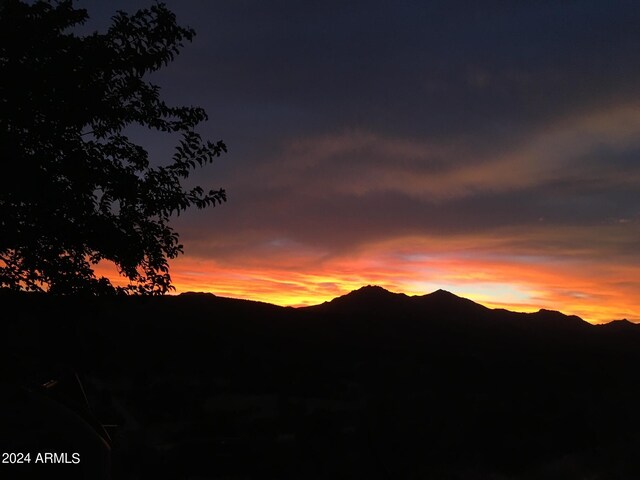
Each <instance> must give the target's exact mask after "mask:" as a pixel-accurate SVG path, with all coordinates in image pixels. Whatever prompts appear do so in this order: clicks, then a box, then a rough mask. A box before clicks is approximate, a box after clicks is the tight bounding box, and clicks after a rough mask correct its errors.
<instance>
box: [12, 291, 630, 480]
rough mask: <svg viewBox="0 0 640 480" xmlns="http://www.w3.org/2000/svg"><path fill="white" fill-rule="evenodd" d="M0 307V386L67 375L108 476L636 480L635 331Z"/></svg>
mask: <svg viewBox="0 0 640 480" xmlns="http://www.w3.org/2000/svg"><path fill="white" fill-rule="evenodd" d="M0 302H1V303H2V305H3V306H4V308H5V310H4V311H5V312H14V313H11V314H7V315H6V316H5V318H4V319H3V328H4V332H3V335H2V336H0V352H2V355H3V357H5V358H6V361H4V362H2V363H0V376H1V377H2V381H0V383H3V384H4V385H18V386H19V389H18V391H20V389H25V388H26V389H33V388H40V387H38V386H39V385H42V384H49V383H50V382H51V380H55V378H52V376H53V375H55V371H61V372H64V371H73V372H77V375H78V378H80V379H81V380H82V385H83V387H84V392H85V393H86V398H87V402H88V405H89V406H90V408H91V412H92V416H93V417H95V418H96V419H97V420H98V421H99V423H100V424H101V425H111V426H112V427H110V428H112V429H115V432H111V431H110V433H109V435H111V433H113V435H111V438H113V439H114V440H113V447H112V458H113V471H114V478H132V479H137V478H156V479H160V480H162V479H167V480H169V479H174V478H198V477H200V478H282V479H294V478H295V479H297V478H318V479H319V478H322V479H324V478H363V475H364V477H366V478H371V479H373V480H385V479H388V478H397V479H409V478H451V479H480V478H503V479H509V480H527V479H531V478H563V479H569V480H573V479H576V480H577V479H579V478H602V479H607V478H640V466H639V465H638V462H637V460H636V458H637V451H638V449H640V440H638V437H637V435H636V432H637V431H640V411H639V410H638V409H637V408H636V400H637V398H640V384H638V382H635V381H633V378H635V376H636V375H637V372H636V369H637V365H639V364H640V335H639V334H638V331H640V326H639V325H635V324H632V323H631V322H628V321H622V320H621V321H616V322H611V323H610V324H607V325H603V326H594V325H591V324H589V323H587V322H585V321H583V320H582V319H580V318H579V317H576V316H572V315H565V314H563V313H560V312H557V311H552V310H545V309H542V310H540V311H538V312H534V313H518V312H511V311H508V310H504V309H491V308H487V307H485V306H483V305H480V304H478V303H475V302H473V301H471V300H469V299H466V298H462V297H459V296H457V295H454V294H453V293H451V292H447V291H445V290H437V291H434V292H432V293H429V294H426V295H415V296H409V295H405V294H400V293H393V292H389V291H387V290H385V289H384V288H381V287H378V286H371V285H368V286H365V287H362V288H359V289H357V290H355V291H353V292H350V293H347V294H346V295H343V296H340V297H338V298H335V299H333V300H331V301H328V302H324V303H321V304H318V305H314V306H309V307H300V308H291V307H280V306H276V305H271V304H268V303H263V302H254V301H248V300H242V299H232V298H226V297H221V296H216V295H212V294H206V293H196V292H189V293H185V294H181V295H175V296H162V297H110V298H106V297H71V296H60V297H57V296H50V295H41V294H27V293H15V292H7V291H0ZM17 360H20V362H18V361H17ZM21 364H23V365H27V366H28V367H25V368H20V367H19V365H21ZM53 364H56V365H59V368H58V367H56V369H52V368H50V367H51V366H52V365H53ZM65 367H68V368H67V369H66V370H65ZM72 377H73V378H75V376H72ZM51 400H52V401H57V400H56V399H55V398H51ZM3 401H4V402H5V403H10V398H9V397H5V398H4V399H3ZM10 407H11V405H8V404H7V405H5V410H6V411H11V408H13V407H11V408H10ZM23 410H24V409H23ZM48 411H53V409H49V410H47V409H42V411H41V412H39V415H40V417H39V416H38V415H35V416H34V418H41V417H42V416H47V415H48V413H47V412H48ZM56 421H57V420H56ZM60 422H63V419H60V421H59V422H58V423H60ZM56 425H57V423H56ZM60 425H61V428H63V427H64V422H63V423H60ZM69 432H70V433H69V435H72V433H71V430H69ZM0 436H1V433H0ZM612 472H613V474H612Z"/></svg>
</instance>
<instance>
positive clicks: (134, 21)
mask: <svg viewBox="0 0 640 480" xmlns="http://www.w3.org/2000/svg"><path fill="white" fill-rule="evenodd" d="M87 18H88V14H87V12H86V11H85V10H82V9H76V8H74V7H73V5H72V2H71V1H60V2H51V1H37V2H33V3H32V2H29V3H27V2H22V1H18V0H7V1H5V2H3V3H2V4H0V79H1V80H0V104H1V105H2V107H1V110H0V111H1V113H0V158H1V159H2V171H1V173H0V179H1V180H0V182H1V183H2V185H1V187H0V229H1V232H2V234H1V235H0V286H3V287H10V288H12V289H26V290H46V291H49V292H52V293H62V294H67V293H78V292H89V293H106V292H114V291H119V292H127V293H153V294H161V293H165V292H166V291H167V290H169V289H171V288H172V287H171V278H170V275H169V270H168V259H172V258H175V257H176V256H177V255H178V254H180V253H182V251H183V246H182V245H181V244H180V243H179V242H178V235H177V233H176V232H175V231H174V230H173V229H172V228H171V227H170V226H169V219H170V217H171V216H172V215H174V214H179V213H180V212H182V211H184V210H186V209H188V208H189V207H192V206H195V207H197V208H204V207H207V206H214V205H215V204H216V203H221V202H223V201H225V200H226V195H225V191H224V190H223V189H220V190H211V191H209V192H208V193H207V192H205V191H204V190H203V189H202V188H200V187H195V188H191V189H186V188H184V187H183V185H182V181H183V180H184V179H185V178H187V177H188V176H189V174H190V173H191V171H192V170H193V169H194V168H196V167H198V166H203V165H205V164H208V163H211V162H212V161H213V160H214V158H215V157H218V156H220V154H221V153H222V152H225V151H226V146H225V144H224V143H223V142H221V141H218V142H216V143H213V142H210V141H207V140H205V139H203V138H201V136H200V135H199V134H198V133H196V131H195V128H196V126H197V125H198V124H200V123H201V122H203V121H205V120H206V119H207V114H206V113H205V111H204V110H203V109H202V108H198V107H173V106H169V105H167V104H166V103H165V102H164V101H163V100H162V99H161V97H160V89H159V87H158V86H157V85H154V84H153V83H150V82H149V81H148V80H147V77H148V74H150V73H152V72H154V71H157V70H158V69H160V68H162V67H163V66H166V65H167V64H168V63H169V62H171V61H172V60H173V59H174V57H175V56H176V55H177V54H178V52H179V50H180V48H181V47H182V46H183V42H185V41H190V40H191V39H192V38H193V36H194V31H193V30H192V29H190V28H184V27H181V26H179V25H177V24H176V19H175V16H174V14H173V13H172V12H171V11H169V10H168V9H167V8H166V7H165V6H164V5H163V4H155V5H153V6H152V7H150V8H149V9H145V10H140V11H138V12H137V13H135V14H132V15H129V14H127V13H124V12H117V13H116V15H115V16H114V17H113V19H112V25H111V27H110V28H109V29H108V31H107V32H106V33H103V34H100V33H93V34H91V35H88V36H79V35H77V34H75V33H74V32H73V27H74V26H77V25H80V24H82V23H83V22H85V20H86V19H87ZM132 125H141V126H144V127H148V128H149V129H151V130H156V131H159V132H165V133H169V134H170V133H177V134H180V135H181V137H182V139H181V140H180V141H179V145H178V146H177V147H176V150H175V154H174V155H173V158H172V162H171V163H170V164H169V165H166V166H153V165H152V164H150V161H149V158H148V153H147V151H146V150H145V149H144V148H143V147H142V146H140V145H137V144H135V143H134V142H132V141H131V140H130V139H129V138H128V137H127V127H130V126H132ZM102 260H106V261H110V262H113V263H114V264H115V265H116V266H117V268H118V271H119V272H120V273H121V274H122V275H124V276H125V277H127V278H128V279H129V285H128V287H126V288H122V287H119V288H115V287H114V286H113V285H112V284H111V283H110V281H109V280H108V279H106V278H104V277H103V278H96V275H95V273H94V266H95V265H96V264H97V263H98V262H100V261H102Z"/></svg>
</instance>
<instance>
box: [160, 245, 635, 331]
mask: <svg viewBox="0 0 640 480" xmlns="http://www.w3.org/2000/svg"><path fill="white" fill-rule="evenodd" d="M499 242H500V240H498V239H496V238H488V237H487V238H476V239H469V238H464V239H463V238H458V239H455V238H454V239H449V240H447V241H445V240H444V239H427V238H405V239H396V240H394V241H388V242H384V243H379V244H375V245H369V246H365V247H362V248H361V249H360V250H359V251H357V252H352V253H351V254H349V255H345V256H333V257H322V256H321V255H318V254H317V253H316V254H313V253H308V254H307V255H302V254H300V252H291V253H292V255H291V256H290V257H287V259H286V261H285V260H284V258H280V259H277V258H272V257H260V256H252V257H247V258H245V259H241V258H236V259H235V262H233V263H229V262H228V261H225V262H218V261H216V260H215V259H205V258H195V257H190V256H183V257H181V258H179V259H177V260H175V261H173V262H172V278H173V283H174V286H175V287H176V291H177V293H180V292H186V291H203V292H212V293H215V294H216V295H220V296H227V297H235V298H246V299H252V300H258V301H265V302H269V303H275V304H278V305H289V306H302V305H311V304H317V303H321V302H323V301H326V300H330V299H332V298H334V297H336V296H339V295H343V294H345V293H348V292H349V291H351V290H354V289H356V288H359V287H360V286H362V285H367V284H375V285H380V286H382V287H384V288H387V289H389V290H391V291H395V292H403V293H407V294H409V295H422V294H425V293H430V292H431V291H433V290H435V289H437V288H444V289H447V290H450V291H452V292H454V293H456V294H458V295H461V296H465V297H467V298H470V299H472V300H475V301H477V302H479V303H482V304H484V305H486V306H489V307H494V308H508V309H511V310H515V311H536V310H538V309H540V308H548V309H555V310H560V311H562V312H564V313H567V314H576V315H579V316H580V317H582V318H584V319H585V320H587V321H590V322H592V323H601V322H607V321H610V320H614V319H619V318H628V319H630V320H632V321H640V307H639V306H638V304H637V302H636V299H637V298H638V293H639V292H640V281H638V280H637V279H638V278H640V267H636V266H634V265H633V264H626V265H625V264H621V263H619V264H611V263H610V262H607V261H606V259H603V261H601V262H594V261H591V262H585V261H582V260H579V259H578V260H575V259H571V258H565V259H564V260H558V258H545V257H542V256H531V255H515V254H506V253H503V254H501V255H496V254H491V253H489V252H491V251H495V250H494V248H493V247H495V246H496V244H498V243H499ZM445 247H446V248H445Z"/></svg>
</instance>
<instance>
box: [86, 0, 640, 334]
mask: <svg viewBox="0 0 640 480" xmlns="http://www.w3.org/2000/svg"><path fill="white" fill-rule="evenodd" d="M150 3H151V2H150V1H149V2H144V1H138V0H136V1H109V2H104V1H99V0H80V1H78V2H77V3H76V5H78V6H80V7H84V8H87V9H88V11H89V14H90V16H91V20H90V22H89V23H88V24H87V26H86V28H87V29H88V30H91V29H98V30H103V29H104V28H105V26H106V25H107V24H108V19H109V17H110V16H111V15H112V14H113V13H114V12H115V10H116V9H122V10H126V11H133V10H135V9H136V8H138V7H143V6H147V5H149V4H150ZM166 3H167V5H168V6H169V8H170V9H171V10H173V11H174V12H175V13H176V14H177V16H178V23H180V24H182V25H188V26H191V27H193V28H194V29H195V30H196V32H197V35H196V38H195V39H194V42H193V43H191V44H187V45H186V46H185V48H184V50H183V52H182V54H181V55H180V56H179V57H178V58H177V59H176V61H175V62H174V63H173V64H171V65H170V66H169V67H168V68H166V69H165V70H163V71H161V72H159V73H158V74H156V75H154V76H153V77H152V78H151V80H152V81H153V82H155V83H157V84H159V85H160V86H161V87H162V88H163V92H164V96H165V98H166V99H167V100H169V101H170V102H171V103H174V104H184V105H199V106H202V107H204V108H205V109H206V110H207V112H208V113H209V116H210V120H209V122H207V123H206V124H204V125H203V126H202V128H201V129H200V131H201V133H203V134H204V135H205V136H206V137H208V138H210V139H211V140H218V139H223V140H224V141H225V142H226V144H227V145H228V147H229V153H228V154H226V155H224V156H223V157H221V158H220V159H219V161H218V162H217V163H216V164H215V165H212V166H208V167H206V168H205V169H202V170H199V171H197V172H195V173H194V175H193V180H194V183H196V184H200V185H202V186H203V187H206V188H219V187H224V188H225V189H226V190H227V194H228V202H227V203H226V204H224V205H222V206H220V207H216V208H213V209H207V210H194V211H189V212H187V213H186V214H184V215H182V216H181V217H179V218H176V219H175V222H174V223H173V226H174V227H175V228H176V230H177V231H178V232H179V233H180V238H181V242H182V243H183V244H184V247H185V252H186V253H185V255H183V256H181V257H180V258H179V259H178V260H176V261H174V262H173V263H172V270H171V272H172V277H173V281H174V286H175V287H176V289H177V290H176V291H177V292H178V293H180V292H184V291H190V290H191V291H208V292H213V293H215V294H217V295H222V296H229V297H240V298H249V299H255V300H262V301H267V302H271V303H276V304H280V305H305V304H316V303H321V302H323V301H325V300H329V299H331V298H333V297H336V296H338V295H341V294H344V293H347V292H349V291H351V290H353V289H356V288H358V287H360V286H362V285H367V284H376V285H380V286H383V287H385V288H387V289H389V290H391V291H394V292H404V293H407V294H420V295H422V294H425V293H430V292H432V291H434V290H436V289H438V288H443V289H446V290H449V291H451V292H454V293H456V294H458V295H461V296H465V297H467V298H471V299H473V300H475V301H478V302H480V303H483V304H484V305H487V306H491V307H504V308H509V309H512V310H517V311H535V310H538V309H540V308H549V309H555V310H560V311H562V312H564V313H567V314H576V315H579V316H581V317H582V318H584V319H585V320H588V321H590V322H593V323H599V322H605V321H610V320H614V319H620V318H628V319H629V320H632V321H636V322H640V248H638V247H639V246H640V27H639V26H640V5H639V4H638V2H637V1H636V0H632V1H617V0H613V1H607V2H603V1H600V0H599V1H587V0H583V1H562V2H558V1H557V0H553V1H551V0H549V1H542V0H541V1H532V2H508V1H471V0H469V1H455V0H453V1H452V0H446V1H421V2H418V1H393V2H392V1H386V2H383V1H372V0H367V1H330V0H329V1H328V0H324V1H318V2H315V1H314V2H307V1H304V2H301V1H294V0H290V1H277V0H275V1H264V0H241V1H240V0H238V1H232V0H228V1H205V0H201V1H198V0H179V1H178V0H170V1H167V2H166ZM131 134H132V136H133V137H134V138H136V139H137V140H138V141H139V142H140V143H142V144H143V145H144V146H145V147H147V149H148V150H149V151H150V152H151V155H152V158H153V159H154V161H155V162H157V163H163V162H166V161H168V159H169V158H170V156H171V155H172V153H173V147H174V145H175V143H176V139H175V138H173V137H164V136H157V135H150V134H149V133H148V132H146V131H142V130H133V131H132V132H131Z"/></svg>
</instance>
